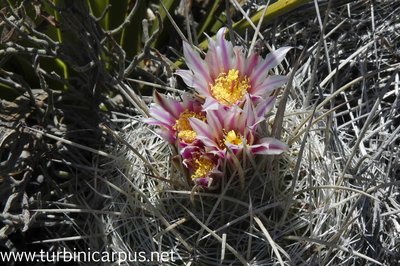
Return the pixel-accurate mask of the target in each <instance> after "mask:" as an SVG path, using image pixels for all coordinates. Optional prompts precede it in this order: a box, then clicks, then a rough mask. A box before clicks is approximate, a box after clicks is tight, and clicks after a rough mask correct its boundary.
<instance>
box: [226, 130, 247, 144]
mask: <svg viewBox="0 0 400 266" xmlns="http://www.w3.org/2000/svg"><path fill="white" fill-rule="evenodd" d="M242 138H243V137H242V136H241V135H240V134H238V133H236V132H235V131H234V130H231V131H229V132H228V133H227V134H226V135H225V141H224V145H226V144H227V143H228V142H229V143H231V144H235V145H241V144H242V143H243V140H242Z"/></svg>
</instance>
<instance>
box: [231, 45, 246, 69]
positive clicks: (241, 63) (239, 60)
mask: <svg viewBox="0 0 400 266" xmlns="http://www.w3.org/2000/svg"><path fill="white" fill-rule="evenodd" d="M233 52H234V54H235V59H234V61H233V65H232V68H234V69H237V70H239V73H240V75H244V74H245V68H246V57H245V55H244V54H243V49H242V48H241V47H240V46H235V47H233Z"/></svg>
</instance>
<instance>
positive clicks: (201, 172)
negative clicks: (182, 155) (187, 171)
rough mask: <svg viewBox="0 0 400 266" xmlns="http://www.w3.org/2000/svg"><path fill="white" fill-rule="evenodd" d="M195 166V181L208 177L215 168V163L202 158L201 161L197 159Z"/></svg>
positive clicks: (193, 176)
mask: <svg viewBox="0 0 400 266" xmlns="http://www.w3.org/2000/svg"><path fill="white" fill-rule="evenodd" d="M194 164H195V171H194V173H193V174H192V179H193V180H195V179H197V178H201V177H205V176H207V174H208V173H209V172H210V171H211V170H213V169H214V167H215V165H214V163H213V162H212V161H211V160H210V159H208V158H206V157H200V158H199V159H196V161H195V162H194Z"/></svg>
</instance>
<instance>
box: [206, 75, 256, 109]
mask: <svg viewBox="0 0 400 266" xmlns="http://www.w3.org/2000/svg"><path fill="white" fill-rule="evenodd" d="M210 87H211V94H212V96H213V97H214V98H215V99H216V100H217V101H219V102H221V103H223V104H226V105H228V106H230V105H233V104H235V103H236V102H237V101H239V100H241V99H242V98H243V97H244V95H245V94H246V92H247V91H248V89H249V88H250V82H249V78H248V77H246V76H244V78H240V76H239V70H237V69H230V70H229V72H228V74H227V73H220V74H219V75H218V77H217V79H216V80H215V82H214V85H211V84H210Z"/></svg>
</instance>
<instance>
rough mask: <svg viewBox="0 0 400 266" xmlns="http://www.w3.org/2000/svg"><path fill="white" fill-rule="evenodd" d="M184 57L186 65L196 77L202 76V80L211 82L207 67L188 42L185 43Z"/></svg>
mask: <svg viewBox="0 0 400 266" xmlns="http://www.w3.org/2000/svg"><path fill="white" fill-rule="evenodd" d="M183 55H184V56H185V62H186V65H187V66H188V67H189V68H190V69H191V70H192V71H193V72H194V73H195V74H196V75H200V78H202V79H203V80H205V81H207V82H210V81H211V79H210V74H209V70H208V67H207V65H206V64H205V62H204V61H203V60H202V59H201V57H200V56H199V54H198V53H197V52H195V51H193V49H192V47H190V45H189V44H188V43H187V42H183Z"/></svg>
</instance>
